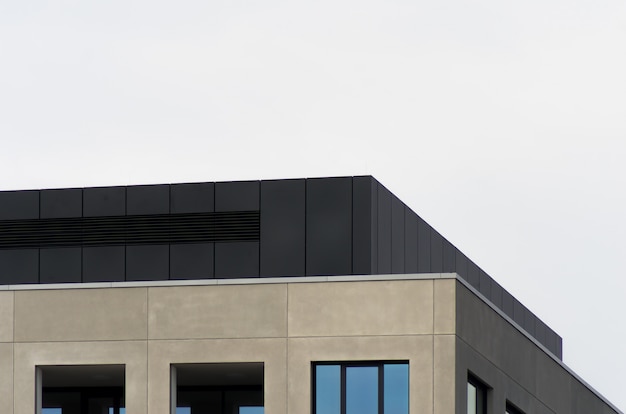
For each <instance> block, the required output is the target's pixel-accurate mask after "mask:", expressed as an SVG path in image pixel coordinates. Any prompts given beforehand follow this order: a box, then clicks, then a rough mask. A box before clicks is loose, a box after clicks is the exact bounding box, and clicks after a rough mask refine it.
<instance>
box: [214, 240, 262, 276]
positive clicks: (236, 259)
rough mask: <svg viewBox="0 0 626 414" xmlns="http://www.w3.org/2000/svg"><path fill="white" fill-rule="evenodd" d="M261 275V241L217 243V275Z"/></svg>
mask: <svg viewBox="0 0 626 414" xmlns="http://www.w3.org/2000/svg"><path fill="white" fill-rule="evenodd" d="M258 276H259V242H233V243H215V277H216V278H220V279H225V278H238V277H244V278H245V277H258Z"/></svg>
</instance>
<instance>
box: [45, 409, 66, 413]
mask: <svg viewBox="0 0 626 414" xmlns="http://www.w3.org/2000/svg"><path fill="white" fill-rule="evenodd" d="M62 413H63V410H61V409H60V408H42V409H41V414H62Z"/></svg>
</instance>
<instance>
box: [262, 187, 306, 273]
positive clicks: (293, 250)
mask: <svg viewBox="0 0 626 414" xmlns="http://www.w3.org/2000/svg"><path fill="white" fill-rule="evenodd" d="M305 208H306V181H305V180H277V181H262V182H261V259H260V261H261V263H260V266H261V271H260V274H261V276H267V277H273V276H304V272H305V244H304V241H305V230H306V228H305V217H306V214H305V213H306V210H305Z"/></svg>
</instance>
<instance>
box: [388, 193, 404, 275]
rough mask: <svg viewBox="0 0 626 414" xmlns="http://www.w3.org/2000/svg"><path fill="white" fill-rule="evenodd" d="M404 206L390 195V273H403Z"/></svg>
mask: <svg viewBox="0 0 626 414" xmlns="http://www.w3.org/2000/svg"><path fill="white" fill-rule="evenodd" d="M404 208H405V205H404V203H403V202H402V201H400V199H399V198H398V197H396V196H394V195H393V194H392V195H391V273H404V237H405V235H404V227H405V224H404Z"/></svg>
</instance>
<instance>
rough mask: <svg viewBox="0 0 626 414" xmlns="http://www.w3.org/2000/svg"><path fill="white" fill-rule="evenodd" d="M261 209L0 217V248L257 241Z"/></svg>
mask: <svg viewBox="0 0 626 414" xmlns="http://www.w3.org/2000/svg"><path fill="white" fill-rule="evenodd" d="M259 223H260V214H259V211H235V212H219V213H199V214H163V215H146V216H118V217H82V218H63V219H39V220H6V221H0V249H9V248H29V247H59V246H107V245H120V244H131V245H132V244H169V243H193V242H229V241H255V240H259V233H260V230H259V229H260V224H259Z"/></svg>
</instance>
